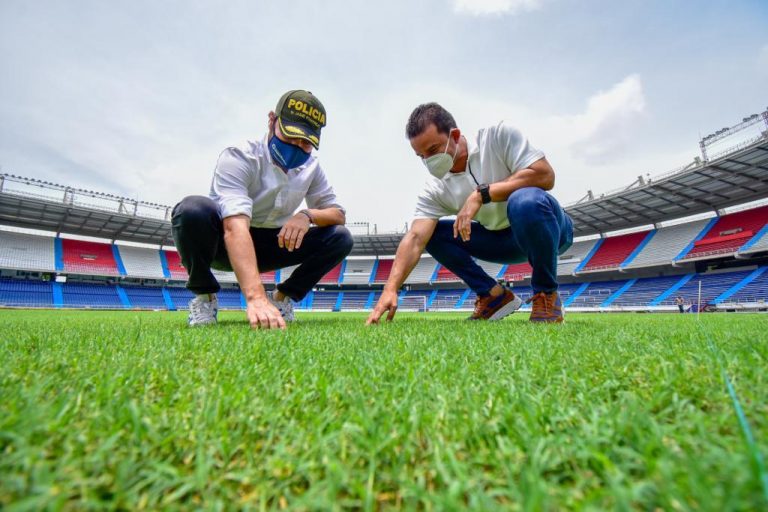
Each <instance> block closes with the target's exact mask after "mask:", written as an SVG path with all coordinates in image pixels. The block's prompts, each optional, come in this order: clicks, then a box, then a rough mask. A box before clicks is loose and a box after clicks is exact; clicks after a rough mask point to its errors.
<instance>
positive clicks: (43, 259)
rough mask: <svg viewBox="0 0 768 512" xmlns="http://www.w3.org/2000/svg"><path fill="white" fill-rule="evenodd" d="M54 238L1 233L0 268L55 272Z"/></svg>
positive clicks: (9, 232)
mask: <svg viewBox="0 0 768 512" xmlns="http://www.w3.org/2000/svg"><path fill="white" fill-rule="evenodd" d="M54 240H55V239H54V238H53V237H49V236H36V235H28V234H25V233H14V232H12V231H0V268H7V269H18V270H34V271H43V272H53V271H55V270H56V262H55V259H54V248H53V244H54Z"/></svg>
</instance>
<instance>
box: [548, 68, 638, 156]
mask: <svg viewBox="0 0 768 512" xmlns="http://www.w3.org/2000/svg"><path fill="white" fill-rule="evenodd" d="M644 112H645V96H644V94H643V85H642V82H641V80H640V76H639V75H636V74H634V75H629V76H628V77H626V78H625V79H624V80H622V81H621V82H619V83H617V84H615V85H614V86H613V87H611V88H610V89H608V90H607V91H600V92H598V93H597V94H595V95H594V96H592V97H591V98H589V100H588V102H587V108H586V110H585V111H584V113H582V114H578V115H575V116H570V117H564V118H560V119H558V120H557V121H559V122H561V123H562V124H563V125H564V126H565V127H567V128H568V131H569V132H570V133H569V137H568V138H570V139H571V140H572V142H571V144H570V149H571V152H572V154H573V155H574V156H575V157H576V158H579V159H581V160H583V161H585V162H587V163H607V162H609V161H610V160H612V159H615V158H616V157H617V156H619V155H621V154H622V153H624V152H625V150H626V148H627V147H628V146H629V145H630V143H631V142H632V132H633V128H634V127H635V126H636V125H637V124H638V122H639V121H640V120H641V119H642V117H643V114H644Z"/></svg>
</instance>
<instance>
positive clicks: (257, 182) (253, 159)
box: [209, 137, 344, 228]
mask: <svg viewBox="0 0 768 512" xmlns="http://www.w3.org/2000/svg"><path fill="white" fill-rule="evenodd" d="M209 196H210V197H211V199H213V200H214V201H216V204H218V205H219V213H220V215H221V218H222V219H223V218H226V217H231V216H233V215H247V216H248V217H250V218H251V226H253V227H257V228H277V227H281V226H282V225H283V224H285V222H286V221H287V220H288V219H289V218H290V217H291V216H292V215H293V214H294V213H295V212H296V210H297V209H298V207H299V206H300V205H301V202H302V201H303V200H305V199H306V202H307V207H309V208H317V209H323V208H329V207H333V206H335V207H337V208H339V209H341V210H342V211H343V210H344V209H343V208H342V207H341V206H340V205H339V204H338V202H337V201H336V194H335V193H334V191H333V188H332V187H331V185H330V184H329V183H328V180H327V179H326V177H325V173H324V172H323V170H322V169H321V168H320V164H319V162H318V159H317V153H316V152H315V151H314V150H312V154H311V155H310V157H309V160H307V162H306V163H305V164H304V165H302V166H301V167H296V168H295V169H291V170H289V171H288V172H287V173H286V172H285V171H283V170H282V169H281V168H280V167H278V166H277V165H275V164H274V163H273V162H272V157H271V156H270V154H269V148H268V147H267V140H266V137H265V138H264V139H263V140H261V141H248V143H247V144H246V147H245V148H242V149H241V148H235V147H229V148H227V149H225V150H224V151H222V152H221V154H220V155H219V160H218V161H217V162H216V169H215V170H214V173H213V182H212V183H211V192H210V194H209Z"/></svg>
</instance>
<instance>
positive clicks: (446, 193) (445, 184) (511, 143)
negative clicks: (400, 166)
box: [414, 121, 544, 231]
mask: <svg viewBox="0 0 768 512" xmlns="http://www.w3.org/2000/svg"><path fill="white" fill-rule="evenodd" d="M466 139H467V151H468V153H469V158H467V169H466V170H465V171H464V172H459V173H454V172H449V173H448V174H446V175H445V176H444V177H443V178H442V179H438V178H435V177H434V176H432V175H429V177H428V178H427V182H426V184H425V186H424V191H423V192H422V193H421V194H419V197H418V200H417V201H416V212H415V214H414V217H415V218H417V219H439V218H441V217H447V216H450V215H456V214H457V213H459V210H461V208H462V207H463V206H464V203H465V202H466V200H467V198H468V197H469V195H470V194H471V193H472V192H474V191H475V189H476V188H477V183H489V184H490V183H496V182H499V181H503V180H505V179H507V178H509V177H510V176H512V175H513V174H515V173H516V172H517V171H518V170H520V169H525V168H527V167H528V166H530V165H531V164H532V163H533V162H535V161H537V160H541V159H542V158H544V153H543V152H541V151H539V150H538V149H536V148H534V147H533V146H531V145H530V143H529V142H528V139H527V138H525V136H523V134H522V133H520V131H519V130H517V129H516V128H514V127H512V126H510V125H508V124H506V123H505V122H504V121H502V122H500V123H499V124H497V125H495V126H489V127H488V128H484V129H482V130H480V131H479V132H477V140H476V141H474V140H471V138H470V137H466ZM469 169H471V170H472V174H473V175H474V176H475V179H476V180H477V183H475V180H473V179H472V176H471V175H470V173H469V172H468V171H469ZM474 220H476V221H478V222H479V223H480V224H482V225H483V226H485V227H486V228H488V229H490V230H494V231H495V230H498V229H504V228H506V227H509V219H507V202H506V201H502V202H495V203H488V204H484V205H483V206H482V207H480V210H479V211H478V212H477V215H475V219H474Z"/></svg>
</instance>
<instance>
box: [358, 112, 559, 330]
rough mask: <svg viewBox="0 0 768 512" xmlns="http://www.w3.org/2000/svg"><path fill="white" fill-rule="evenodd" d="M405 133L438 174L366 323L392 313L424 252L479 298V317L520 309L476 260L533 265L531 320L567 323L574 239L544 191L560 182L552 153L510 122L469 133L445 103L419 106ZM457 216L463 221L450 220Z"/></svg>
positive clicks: (513, 297) (418, 205) (554, 202)
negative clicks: (561, 259) (565, 257)
mask: <svg viewBox="0 0 768 512" xmlns="http://www.w3.org/2000/svg"><path fill="white" fill-rule="evenodd" d="M405 131H406V137H407V138H408V140H409V142H410V144H411V147H412V148H413V150H414V152H415V153H416V156H418V157H419V158H421V159H422V162H423V163H424V166H425V167H426V168H427V170H428V171H429V174H431V176H430V177H429V178H428V181H427V183H426V187H425V189H424V191H423V192H422V193H421V194H420V195H419V197H418V200H417V201H416V213H415V219H414V220H413V222H412V223H411V228H410V230H409V231H408V233H407V234H406V235H405V236H404V237H403V239H402V241H401V242H400V246H399V247H398V249H397V254H396V257H395V261H394V264H393V267H392V271H391V273H390V277H389V279H388V281H387V283H386V285H385V286H384V291H383V293H382V295H381V297H380V299H379V301H378V303H377V304H376V307H375V308H374V310H373V312H372V313H371V314H370V316H369V317H368V321H367V323H368V324H371V323H378V322H379V319H380V318H381V316H382V315H383V314H384V313H387V320H391V319H392V318H393V317H394V315H395V311H396V310H397V300H398V295H397V292H398V290H399V288H400V286H402V284H403V282H404V281H405V279H406V278H407V277H408V274H410V272H411V270H413V267H414V266H415V265H416V263H417V262H418V261H419V256H420V255H421V254H422V252H423V251H424V249H426V250H427V252H429V253H430V254H431V255H432V256H433V257H434V258H435V259H436V260H437V261H438V262H439V263H440V264H441V265H443V266H444V267H446V268H447V269H448V270H450V271H451V272H453V273H454V274H456V275H457V276H459V277H460V278H461V279H462V280H463V281H464V282H465V283H466V284H467V285H468V286H469V287H470V288H471V289H472V290H473V291H474V292H475V293H476V294H477V301H476V302H475V310H474V312H473V313H472V316H471V317H470V319H471V320H500V319H502V318H504V317H505V316H507V315H509V314H510V313H513V312H515V311H516V310H517V309H519V308H520V306H521V305H522V300H521V299H520V298H519V297H518V296H517V295H515V294H514V293H513V292H512V290H510V289H509V288H508V287H506V286H504V285H501V284H498V283H497V282H496V280H495V279H494V278H493V277H491V276H489V275H488V274H487V273H486V272H485V271H484V270H483V269H482V268H481V267H480V266H479V265H478V264H477V263H476V262H475V258H477V259H480V260H484V261H491V262H496V263H520V262H524V261H528V262H529V263H530V264H531V266H532V267H533V276H532V279H531V286H532V287H533V296H532V297H531V299H529V302H532V303H533V304H532V312H531V316H530V320H531V322H540V323H558V322H562V321H563V318H564V313H563V307H562V303H561V301H560V295H559V294H558V292H557V288H558V285H557V257H558V254H562V253H563V252H564V251H565V250H566V249H568V248H569V247H570V246H571V244H572V242H573V223H572V221H571V219H570V217H569V216H568V215H567V214H566V213H565V212H564V211H563V209H562V208H561V207H560V204H559V203H558V202H557V200H556V199H555V198H554V197H552V196H551V195H550V194H548V193H547V192H546V191H547V190H551V189H552V187H553V186H554V184H555V172H554V170H553V169H552V166H551V165H550V164H549V162H547V159H546V158H545V157H544V153H542V152H541V151H539V150H538V149H536V148H534V147H533V146H532V145H531V144H530V143H529V142H528V139H527V138H526V137H525V135H523V134H522V133H521V132H520V131H519V130H517V129H515V128H513V127H512V126H510V125H509V124H507V123H505V122H500V123H498V124H495V125H493V126H489V127H487V128H484V129H482V130H480V131H479V132H478V133H477V136H476V137H473V136H469V137H467V136H465V135H463V134H462V132H461V130H459V128H458V125H457V124H456V121H455V120H454V118H453V116H452V115H451V114H450V113H449V112H448V111H447V110H445V109H444V108H443V107H441V106H440V105H438V104H437V103H426V104H423V105H419V106H418V107H416V109H415V110H414V111H413V112H412V113H411V116H410V118H409V119H408V123H407V125H406V129H405ZM451 215H455V216H456V219H455V220H453V219H446V218H445V217H448V216H451Z"/></svg>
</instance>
